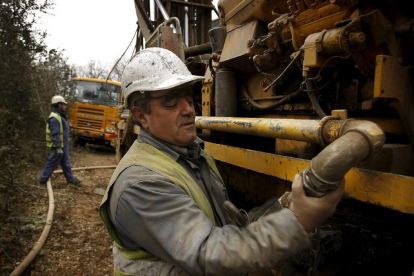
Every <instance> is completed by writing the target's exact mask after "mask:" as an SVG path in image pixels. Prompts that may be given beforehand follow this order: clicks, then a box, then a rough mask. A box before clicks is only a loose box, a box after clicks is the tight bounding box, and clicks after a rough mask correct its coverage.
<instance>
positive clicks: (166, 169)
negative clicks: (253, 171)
mask: <svg viewBox="0 0 414 276" xmlns="http://www.w3.org/2000/svg"><path fill="white" fill-rule="evenodd" d="M203 152H204V154H205V156H206V160H207V163H208V165H209V167H210V168H211V169H212V170H213V171H214V173H216V174H217V175H218V176H219V177H220V174H219V172H218V169H217V167H216V165H215V163H214V160H213V158H212V157H211V155H210V154H209V153H208V152H207V151H203ZM134 165H138V166H143V167H145V168H148V169H150V170H152V171H155V172H157V173H159V174H160V175H162V176H164V177H166V178H168V179H170V181H171V182H172V183H174V184H175V185H177V186H178V187H180V188H182V189H183V190H184V191H185V192H186V193H187V195H188V196H190V197H191V198H192V199H193V200H194V201H195V203H197V205H198V206H199V207H200V209H201V210H202V211H203V212H204V214H205V215H206V216H207V217H208V218H209V219H210V221H211V222H212V224H213V225H215V219H214V214H213V210H212V208H211V206H210V203H209V201H208V200H207V198H206V196H205V195H204V193H203V191H202V190H201V188H200V187H199V186H198V185H197V183H196V182H195V181H194V180H193V179H192V178H191V176H190V175H189V174H188V173H187V172H186V170H185V169H184V168H183V167H181V166H180V165H179V164H178V163H177V162H175V161H174V160H173V159H171V158H170V157H168V156H167V155H165V154H164V153H162V152H161V151H159V150H158V149H156V148H154V147H153V146H151V145H148V144H145V143H138V142H137V141H135V142H134V144H133V145H132V146H131V148H130V149H129V150H128V152H127V154H126V155H125V156H124V157H123V158H122V159H121V161H120V162H119V164H118V166H117V168H116V169H115V172H114V173H113V175H112V178H111V180H110V181H109V186H108V188H107V190H106V193H105V195H104V197H103V199H102V203H101V205H100V207H99V213H100V215H101V218H102V220H103V221H104V223H105V225H106V227H107V229H108V232H109V234H110V235H111V237H112V238H113V239H114V240H115V245H116V246H117V247H118V248H119V249H120V250H121V252H122V254H123V255H124V256H125V257H126V258H128V259H130V260H151V261H155V260H160V259H159V258H157V257H156V256H154V255H152V254H151V253H149V252H146V251H143V250H127V249H124V248H122V244H121V241H120V240H119V238H118V236H117V234H116V232H115V228H114V225H113V224H112V222H111V219H110V218H109V202H108V191H109V190H110V189H111V187H112V185H113V184H114V183H115V181H116V180H117V179H118V177H119V175H120V174H121V172H123V171H124V170H125V169H127V168H128V167H131V166H134ZM118 275H121V274H118Z"/></svg>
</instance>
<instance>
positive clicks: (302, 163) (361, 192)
mask: <svg viewBox="0 0 414 276" xmlns="http://www.w3.org/2000/svg"><path fill="white" fill-rule="evenodd" d="M205 147H206V149H207V150H208V151H210V152H211V154H212V155H213V156H214V158H215V159H216V160H219V161H222V162H226V163H229V164H232V165H235V166H238V167H242V168H245V169H249V170H252V171H256V172H259V173H263V174H267V175H271V176H275V177H278V178H281V179H285V180H289V181H293V178H294V176H295V174H297V173H300V172H302V171H303V170H304V169H306V168H307V167H308V166H309V162H310V161H309V160H304V159H298V158H292V157H287V156H281V155H277V154H271V153H264V152H259V151H253V150H247V149H242V148H235V147H230V146H225V145H218V144H214V143H207V142H206V143H205ZM345 180H346V185H345V194H346V195H347V196H349V197H351V198H354V199H357V200H360V201H364V202H368V203H371V204H375V205H380V206H383V207H386V208H390V209H393V210H398V211H400V212H403V213H408V214H414V201H413V200H412V195H413V194H414V177H409V176H402V175H396V174H390V173H384V172H378V171H370V170H364V169H358V168H352V169H351V170H350V171H349V172H348V173H347V174H346V176H345Z"/></svg>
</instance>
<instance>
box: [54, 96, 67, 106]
mask: <svg viewBox="0 0 414 276" xmlns="http://www.w3.org/2000/svg"><path fill="white" fill-rule="evenodd" d="M57 103H64V104H67V102H66V101H65V99H64V98H63V97H62V96H59V95H56V96H53V98H52V104H57Z"/></svg>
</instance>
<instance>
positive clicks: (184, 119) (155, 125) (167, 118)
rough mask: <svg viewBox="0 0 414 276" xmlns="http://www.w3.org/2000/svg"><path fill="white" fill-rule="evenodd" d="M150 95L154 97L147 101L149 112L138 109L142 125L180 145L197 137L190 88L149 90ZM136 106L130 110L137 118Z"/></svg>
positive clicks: (183, 145) (155, 134)
mask: <svg viewBox="0 0 414 276" xmlns="http://www.w3.org/2000/svg"><path fill="white" fill-rule="evenodd" d="M151 96H152V97H154V98H153V99H151V100H150V103H149V105H150V110H151V113H150V114H148V113H145V112H142V111H139V112H141V113H140V114H141V115H139V116H138V118H139V121H140V122H141V124H142V126H143V127H144V128H145V129H146V130H147V131H148V132H149V133H151V134H152V135H154V136H155V137H157V138H159V139H161V140H163V141H166V142H168V143H170V144H173V145H176V146H180V147H186V146H188V145H190V144H191V143H192V142H193V141H194V140H195V139H196V138H197V133H196V127H195V110H194V105H193V93H192V89H191V88H188V91H186V90H182V89H180V90H179V91H178V92H174V91H173V92H170V91H166V90H164V91H155V92H151ZM136 108H137V107H134V109H133V110H132V112H133V113H134V115H135V117H136V118H137V113H136V112H134V110H136ZM138 118H137V119H138Z"/></svg>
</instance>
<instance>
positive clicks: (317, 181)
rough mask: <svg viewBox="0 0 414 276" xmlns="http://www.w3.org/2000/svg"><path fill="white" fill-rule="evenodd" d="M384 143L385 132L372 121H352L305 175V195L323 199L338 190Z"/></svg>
mask: <svg viewBox="0 0 414 276" xmlns="http://www.w3.org/2000/svg"><path fill="white" fill-rule="evenodd" d="M384 143H385V134H384V131H383V130H382V129H381V128H380V127H379V126H378V125H377V124H375V123H373V122H370V121H363V120H355V119H349V120H346V121H345V122H344V124H343V125H342V127H341V129H340V130H339V138H338V139H337V140H335V141H334V142H333V143H331V144H330V145H329V146H327V147H326V148H325V149H323V150H322V151H321V152H320V153H319V154H318V155H317V156H316V157H314V158H313V159H312V161H311V162H310V165H309V168H307V169H305V170H304V171H303V172H302V179H303V185H304V188H305V192H306V194H307V195H308V196H311V197H322V196H324V195H326V194H327V193H329V192H330V191H332V190H335V189H336V188H338V186H339V185H340V184H341V182H342V180H343V179H344V177H345V174H346V173H347V172H348V171H349V170H350V169H351V168H352V167H354V166H355V165H356V164H358V163H359V162H361V161H363V160H366V159H367V158H369V157H370V156H372V155H373V154H374V153H375V151H377V150H379V149H381V148H382V146H383V145H384Z"/></svg>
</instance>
